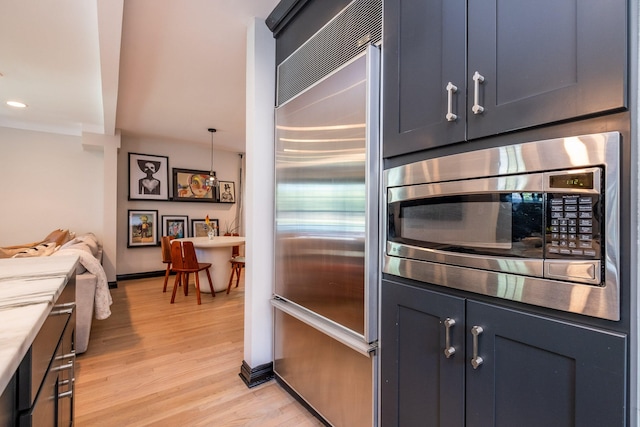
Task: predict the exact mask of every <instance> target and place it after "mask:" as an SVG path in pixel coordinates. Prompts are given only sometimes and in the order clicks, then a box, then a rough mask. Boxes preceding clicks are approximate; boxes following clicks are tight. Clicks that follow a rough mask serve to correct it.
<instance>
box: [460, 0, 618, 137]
mask: <svg viewBox="0 0 640 427" xmlns="http://www.w3.org/2000/svg"><path fill="white" fill-rule="evenodd" d="M468 9H469V20H468V32H469V48H468V70H467V82H468V84H469V97H468V99H469V103H470V104H472V103H473V100H474V87H473V80H472V77H473V74H474V73H475V72H476V71H477V72H479V73H480V74H481V75H483V76H484V82H483V83H481V84H480V85H479V89H480V91H479V103H480V104H481V105H482V106H483V107H484V108H485V110H484V112H483V113H482V114H477V115H476V114H473V113H471V112H470V113H469V116H468V139H474V138H479V137H483V136H488V135H493V134H497V133H502V132H506V131H511V130H516V129H521V128H526V127H530V126H536V125H540V124H545V123H552V122H557V121H561V120H565V119H571V118H575V117H580V116H586V115H590V114H595V113H600V112H605V111H609V110H615V109H618V108H622V107H624V106H625V105H626V96H625V87H626V84H625V83H626V69H627V61H626V52H627V41H626V40H627V17H626V2H625V1H624V0H613V1H608V2H601V1H597V0H587V1H583V0H580V1H579V0H540V1H536V2H510V1H496V0H477V1H472V2H468ZM469 108H471V105H470V106H469Z"/></svg>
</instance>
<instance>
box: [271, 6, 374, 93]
mask: <svg viewBox="0 0 640 427" xmlns="http://www.w3.org/2000/svg"><path fill="white" fill-rule="evenodd" d="M381 40H382V0H355V1H353V2H352V3H351V4H350V5H349V6H347V7H346V8H345V9H344V10H343V11H342V12H340V13H339V14H338V15H336V16H335V17H334V18H333V19H332V20H331V21H329V23H327V24H326V25H325V26H324V27H322V29H320V30H319V31H318V32H317V33H316V34H314V35H313V36H312V37H311V38H310V39H309V40H307V41H306V42H305V43H304V44H303V45H302V46H300V47H299V48H298V49H297V50H296V51H295V52H294V53H292V54H291V55H290V56H289V57H288V58H287V59H285V60H284V61H282V63H280V65H278V101H277V104H278V105H282V104H283V103H284V102H286V101H288V100H289V99H291V98H293V97H294V96H296V95H297V94H298V93H300V92H302V91H303V90H304V89H306V88H308V87H309V86H311V85H312V84H314V83H315V82H317V81H318V80H320V79H322V78H323V77H325V76H327V75H328V74H330V73H331V72H332V71H334V70H336V69H338V68H340V66H342V65H343V64H345V63H347V62H349V61H350V60H351V59H353V58H355V57H356V56H358V55H359V54H360V53H361V52H364V51H365V50H366V48H367V46H368V45H369V44H376V43H378V42H380V41H381Z"/></svg>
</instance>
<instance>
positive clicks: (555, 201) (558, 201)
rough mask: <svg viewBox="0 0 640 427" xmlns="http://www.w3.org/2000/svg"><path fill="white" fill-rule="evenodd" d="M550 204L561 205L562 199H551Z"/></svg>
mask: <svg viewBox="0 0 640 427" xmlns="http://www.w3.org/2000/svg"><path fill="white" fill-rule="evenodd" d="M551 204H552V205H561V204H562V199H551Z"/></svg>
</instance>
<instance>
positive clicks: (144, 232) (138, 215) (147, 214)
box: [127, 209, 158, 248]
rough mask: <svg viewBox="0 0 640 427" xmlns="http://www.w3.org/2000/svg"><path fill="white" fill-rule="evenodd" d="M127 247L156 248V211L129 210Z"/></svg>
mask: <svg viewBox="0 0 640 427" xmlns="http://www.w3.org/2000/svg"><path fill="white" fill-rule="evenodd" d="M128 213H129V220H128V221H127V224H128V227H127V247H128V248H138V247H145V246H158V211H155V210H133V209H129V211H128Z"/></svg>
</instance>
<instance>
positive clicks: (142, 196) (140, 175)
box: [129, 153, 169, 200]
mask: <svg viewBox="0 0 640 427" xmlns="http://www.w3.org/2000/svg"><path fill="white" fill-rule="evenodd" d="M129 200H169V158H168V157H166V156H154V155H151V154H140V153H129Z"/></svg>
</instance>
